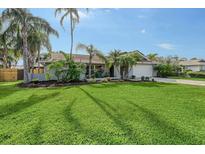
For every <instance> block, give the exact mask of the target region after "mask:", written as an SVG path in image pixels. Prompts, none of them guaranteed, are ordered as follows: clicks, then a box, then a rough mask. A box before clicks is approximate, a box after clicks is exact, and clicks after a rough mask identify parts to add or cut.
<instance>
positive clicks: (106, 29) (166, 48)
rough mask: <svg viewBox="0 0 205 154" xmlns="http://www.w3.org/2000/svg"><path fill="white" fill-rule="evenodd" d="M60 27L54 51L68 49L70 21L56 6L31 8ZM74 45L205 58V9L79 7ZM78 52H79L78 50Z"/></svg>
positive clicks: (107, 50)
mask: <svg viewBox="0 0 205 154" xmlns="http://www.w3.org/2000/svg"><path fill="white" fill-rule="evenodd" d="M30 11H31V12H32V13H33V14H34V15H37V16H40V17H43V18H45V19H47V20H48V21H49V23H50V24H51V25H52V26H53V27H54V28H55V29H56V30H58V32H59V34H60V37H59V38H56V37H53V36H52V37H51V43H52V47H53V51H59V50H63V51H69V47H70V38H69V21H68V19H67V20H66V21H65V22H64V27H65V29H63V28H62V27H61V26H60V23H59V19H60V16H59V17H55V16H54V11H55V10H54V9H30ZM79 13H80V17H81V19H80V23H79V24H78V25H77V26H76V29H75V38H74V42H75V45H76V44H77V43H79V42H81V43H85V44H93V45H95V46H96V47H97V48H98V49H100V50H101V51H103V52H104V53H108V52H109V51H110V50H112V49H121V50H126V51H130V50H135V49H137V50H140V51H141V52H143V53H144V54H148V53H158V54H159V55H161V56H168V55H178V56H180V57H187V58H191V57H198V58H205V9H90V11H89V12H88V13H86V12H85V10H84V9H80V12H79ZM78 53H79V52H78Z"/></svg>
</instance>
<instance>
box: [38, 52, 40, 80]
mask: <svg viewBox="0 0 205 154" xmlns="http://www.w3.org/2000/svg"><path fill="white" fill-rule="evenodd" d="M38 80H40V50H38Z"/></svg>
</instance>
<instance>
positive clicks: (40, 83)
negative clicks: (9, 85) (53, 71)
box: [17, 80, 90, 88]
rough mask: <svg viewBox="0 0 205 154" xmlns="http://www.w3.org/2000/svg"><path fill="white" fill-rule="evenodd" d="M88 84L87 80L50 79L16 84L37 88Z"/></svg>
mask: <svg viewBox="0 0 205 154" xmlns="http://www.w3.org/2000/svg"><path fill="white" fill-rule="evenodd" d="M85 84H90V83H89V82H87V81H72V82H57V81H56V80H51V81H31V82H29V83H23V82H22V83H19V84H18V85H17V86H18V87H22V88H38V87H62V86H74V85H85Z"/></svg>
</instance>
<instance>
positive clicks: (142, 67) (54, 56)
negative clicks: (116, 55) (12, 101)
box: [41, 51, 157, 78]
mask: <svg viewBox="0 0 205 154" xmlns="http://www.w3.org/2000/svg"><path fill="white" fill-rule="evenodd" d="M137 52H139V51H137ZM139 54H140V55H141V57H142V60H141V61H139V62H137V64H136V65H134V66H133V67H132V68H131V69H130V71H129V74H128V76H129V77H130V78H131V77H132V76H135V77H136V78H141V77H142V76H144V77H153V76H156V74H157V73H156V71H154V66H155V65H156V62H152V61H150V60H149V59H148V58H147V57H146V56H145V55H144V54H142V53H141V52H139ZM59 60H64V56H63V54H62V53H57V52H54V53H51V55H50V57H49V58H48V59H46V60H45V61H41V64H42V65H44V72H46V71H47V66H48V65H49V64H50V63H51V62H54V61H59ZM73 60H74V61H75V62H81V63H84V64H85V65H86V66H87V67H86V73H85V75H84V77H85V76H86V75H88V63H89V56H88V55H82V54H73ZM92 70H94V71H100V70H105V62H104V61H103V60H101V59H100V58H98V57H97V56H94V57H93V60H92ZM106 71H108V72H109V75H110V77H117V78H120V77H121V76H120V67H119V68H118V69H116V68H115V67H114V66H112V67H111V68H110V70H106Z"/></svg>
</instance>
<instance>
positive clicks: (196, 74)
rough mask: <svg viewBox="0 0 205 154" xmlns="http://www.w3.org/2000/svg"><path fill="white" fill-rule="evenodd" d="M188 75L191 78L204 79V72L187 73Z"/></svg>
mask: <svg viewBox="0 0 205 154" xmlns="http://www.w3.org/2000/svg"><path fill="white" fill-rule="evenodd" d="M188 75H189V76H190V77H192V78H205V72H188Z"/></svg>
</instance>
